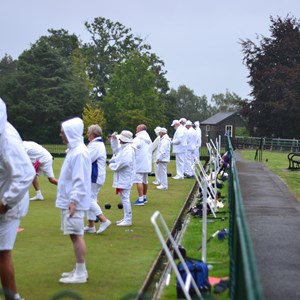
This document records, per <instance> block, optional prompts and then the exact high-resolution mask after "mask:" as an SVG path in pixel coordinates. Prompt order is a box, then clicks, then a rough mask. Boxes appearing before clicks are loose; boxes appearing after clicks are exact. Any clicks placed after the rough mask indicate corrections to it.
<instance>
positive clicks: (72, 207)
mask: <svg viewBox="0 0 300 300" xmlns="http://www.w3.org/2000/svg"><path fill="white" fill-rule="evenodd" d="M75 210H76V204H75V203H74V202H70V204H69V212H70V218H72V217H73V215H74V213H75Z"/></svg>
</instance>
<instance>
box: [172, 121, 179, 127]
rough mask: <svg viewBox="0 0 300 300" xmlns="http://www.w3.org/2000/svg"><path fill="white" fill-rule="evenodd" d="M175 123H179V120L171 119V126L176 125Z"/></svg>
mask: <svg viewBox="0 0 300 300" xmlns="http://www.w3.org/2000/svg"><path fill="white" fill-rule="evenodd" d="M176 124H180V122H179V121H178V120H173V122H172V124H171V126H174V125H176Z"/></svg>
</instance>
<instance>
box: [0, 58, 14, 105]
mask: <svg viewBox="0 0 300 300" xmlns="http://www.w3.org/2000/svg"><path fill="white" fill-rule="evenodd" d="M16 72H17V61H16V60H14V59H13V58H12V57H11V56H9V55H7V54H6V55H5V56H4V57H3V58H2V59H1V61H0V97H1V98H3V100H4V101H7V99H10V96H11V94H12V93H13V91H14V88H15V84H16V83H15V75H16Z"/></svg>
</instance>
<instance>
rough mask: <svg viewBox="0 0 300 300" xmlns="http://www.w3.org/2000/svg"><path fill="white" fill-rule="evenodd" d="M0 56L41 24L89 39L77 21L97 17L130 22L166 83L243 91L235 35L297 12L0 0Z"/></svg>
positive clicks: (116, 0)
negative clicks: (148, 47)
mask: <svg viewBox="0 0 300 300" xmlns="http://www.w3.org/2000/svg"><path fill="white" fill-rule="evenodd" d="M0 5H1V9H0V43H1V44H0V59H1V58H3V56H4V55H5V53H7V54H9V55H11V56H12V57H13V58H18V56H19V55H20V54H21V53H22V52H23V51H24V50H26V49H29V48H30V45H31V44H33V43H35V42H36V41H37V40H38V39H39V38H40V36H42V35H48V32H47V30H48V29H51V28H53V29H61V28H63V29H65V30H67V31H69V33H70V34H72V33H74V34H76V35H78V36H79V37H80V38H81V40H82V41H83V42H88V41H89V37H90V36H89V34H88V32H87V31H86V29H85V26H84V22H85V21H88V22H89V23H92V22H93V20H94V18H95V17H104V18H107V19H110V20H111V21H113V22H120V23H122V24H123V25H124V26H125V27H127V28H131V30H132V33H133V34H134V35H137V36H139V37H141V38H143V39H146V41H147V43H148V44H150V45H151V47H152V51H153V52H154V53H155V54H156V55H157V56H159V57H160V58H161V59H162V60H163V61H164V63H165V70H166V71H167V75H166V77H167V80H168V81H169V83H170V87H171V88H174V89H177V88H178V86H180V85H186V86H187V87H188V88H190V89H191V90H193V91H194V93H195V94H196V95H198V96H203V95H206V96H207V97H208V99H210V98H211V95H212V94H218V93H225V92H226V90H229V92H232V93H236V94H237V95H238V96H240V97H242V98H249V93H250V87H249V85H248V83H247V81H248V79H247V76H248V70H247V68H246V67H245V66H244V65H243V63H242V60H243V54H242V52H241V45H240V44H239V40H240V39H242V40H245V39H248V38H249V39H250V40H252V41H256V34H258V35H264V36H270V31H269V28H270V25H271V23H270V16H273V17H276V16H280V17H281V18H285V17H286V16H287V14H290V15H291V16H294V17H296V18H297V19H299V14H300V0H285V1H282V0H251V1H245V0H232V1H231V0H227V1H224V0H215V1H203V0H106V1H103V0H85V1H83V0H0Z"/></svg>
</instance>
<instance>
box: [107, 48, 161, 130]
mask: <svg viewBox="0 0 300 300" xmlns="http://www.w3.org/2000/svg"><path fill="white" fill-rule="evenodd" d="M102 107H103V109H104V114H105V118H106V120H107V130H108V132H113V131H120V130H122V129H128V130H132V131H135V128H136V126H137V125H138V124H140V123H143V124H146V125H147V127H148V129H149V131H150V132H152V131H153V129H154V128H155V127H156V126H158V125H161V124H164V123H165V106H164V103H163V102H162V101H161V100H160V92H159V89H158V88H157V73H156V70H155V69H153V65H152V62H151V59H150V58H149V57H148V56H147V55H145V54H141V53H140V52H132V53H131V54H130V55H128V57H127V58H126V59H125V60H124V61H123V62H122V63H120V64H119V65H116V66H115V69H114V72H113V73H112V75H111V78H110V83H109V87H108V88H107V95H106V96H105V97H104V102H103V105H102Z"/></svg>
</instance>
